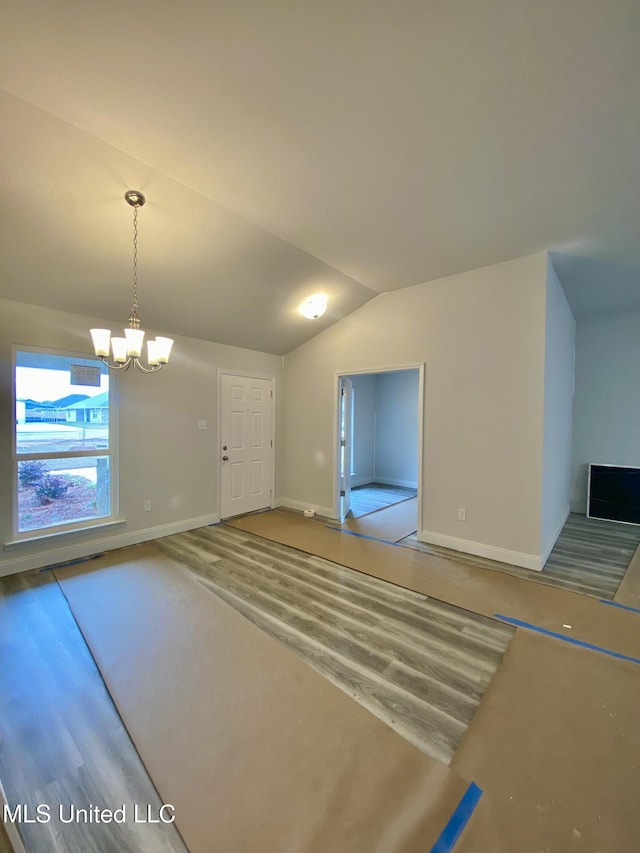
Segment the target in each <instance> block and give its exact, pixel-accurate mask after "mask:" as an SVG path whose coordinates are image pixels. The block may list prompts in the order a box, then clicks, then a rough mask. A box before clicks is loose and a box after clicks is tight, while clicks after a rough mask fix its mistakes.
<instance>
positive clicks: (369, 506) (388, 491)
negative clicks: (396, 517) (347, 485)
mask: <svg viewBox="0 0 640 853" xmlns="http://www.w3.org/2000/svg"><path fill="white" fill-rule="evenodd" d="M417 494H418V490H417V489H409V488H405V487H404V486H386V485H384V484H383V483H367V485H366V486H356V487H355V488H353V489H351V511H350V512H349V514H348V517H349V518H360V517H361V516H363V515H368V514H369V513H370V512H375V511H376V510H378V509H382V508H383V507H386V506H393V504H397V503H400V502H401V501H406V500H407V499H408V498H414V497H415V496H416V495H417Z"/></svg>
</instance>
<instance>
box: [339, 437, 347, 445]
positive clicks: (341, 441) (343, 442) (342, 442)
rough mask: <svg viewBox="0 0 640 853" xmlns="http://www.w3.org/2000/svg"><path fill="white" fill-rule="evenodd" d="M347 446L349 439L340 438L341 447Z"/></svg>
mask: <svg viewBox="0 0 640 853" xmlns="http://www.w3.org/2000/svg"><path fill="white" fill-rule="evenodd" d="M346 446H347V439H346V438H341V439H340V447H346Z"/></svg>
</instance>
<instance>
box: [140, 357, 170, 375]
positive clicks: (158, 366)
mask: <svg viewBox="0 0 640 853" xmlns="http://www.w3.org/2000/svg"><path fill="white" fill-rule="evenodd" d="M133 364H134V366H135V367H137V368H138V370H140V371H142V373H157V372H158V371H159V370H160V369H161V368H162V367H164V365H162V364H156V365H154V366H153V367H145V366H144V365H143V364H142V362H141V361H140V359H139V358H134V359H133Z"/></svg>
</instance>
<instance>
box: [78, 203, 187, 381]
mask: <svg viewBox="0 0 640 853" xmlns="http://www.w3.org/2000/svg"><path fill="white" fill-rule="evenodd" d="M124 197H125V200H126V202H127V204H130V205H131V207H132V208H133V303H132V305H131V313H130V314H129V326H128V327H127V328H126V329H125V330H124V338H112V337H111V332H110V331H109V329H91V330H90V331H91V337H92V339H93V346H94V349H95V351H96V355H97V356H98V358H99V359H100V360H101V361H102V362H103V363H104V364H106V365H107V367H109V368H110V369H111V370H128V369H129V368H130V367H131V365H133V366H134V367H137V368H138V370H141V371H142V372H143V373H157V371H158V370H160V368H161V367H163V365H165V364H166V363H167V362H168V361H169V355H170V353H171V347H172V346H173V341H172V339H171V338H161V337H156V339H155V340H154V341H147V361H148V363H149V366H148V367H145V366H144V365H143V364H142V363H141V362H140V355H141V353H142V343H143V341H144V331H143V330H142V329H141V328H140V317H139V316H138V208H139V207H142V205H143V204H144V203H145V201H146V199H145V197H144V196H143V194H142V193H141V192H139V191H138V190H127V192H126V193H125V194H124ZM110 346H111V349H112V351H113V360H114V362H115V364H110V363H109V360H108V359H109V347H110Z"/></svg>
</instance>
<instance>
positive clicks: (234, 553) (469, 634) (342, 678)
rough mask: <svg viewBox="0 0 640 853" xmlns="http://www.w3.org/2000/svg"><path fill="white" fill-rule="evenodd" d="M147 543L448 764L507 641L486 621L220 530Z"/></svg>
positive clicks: (504, 630) (504, 631) (505, 631)
mask: <svg viewBox="0 0 640 853" xmlns="http://www.w3.org/2000/svg"><path fill="white" fill-rule="evenodd" d="M153 544H154V545H155V546H156V547H157V548H159V549H160V550H161V551H163V552H164V553H166V554H167V555H169V556H170V557H173V558H174V559H176V560H178V561H180V562H181V563H183V564H184V565H186V566H187V567H189V568H190V569H191V570H192V571H194V572H195V574H196V576H197V577H198V578H199V580H200V581H201V582H202V583H203V584H204V585H205V586H207V587H208V588H209V589H210V590H212V591H213V592H215V593H216V594H217V595H219V596H220V597H221V598H222V599H224V600H225V601H227V602H228V603H229V604H230V605H231V606H232V607H234V608H235V609H236V610H238V611H239V612H240V613H242V614H244V615H245V616H246V617H247V618H248V619H250V620H251V621H252V622H254V623H255V624H256V625H258V626H259V627H261V628H263V629H264V630H265V631H266V632H267V633H269V634H270V635H272V636H273V637H275V638H277V639H278V640H280V641H281V642H283V643H284V644H286V645H287V646H289V647H290V648H291V649H292V650H293V651H295V652H296V653H297V654H298V655H300V656H301V657H302V658H303V659H304V660H306V661H307V662H308V663H309V664H310V665H311V666H313V667H314V669H316V670H317V671H319V672H320V673H322V674H323V675H324V676H325V677H326V678H328V679H329V680H330V681H332V682H333V683H334V684H336V685H337V686H338V687H340V688H341V689H342V690H344V691H345V692H346V693H348V694H349V695H351V696H352V697H353V698H355V699H356V700H357V701H358V702H360V703H361V704H362V705H364V706H365V707H366V708H368V709H369V710H370V711H371V712H372V713H374V714H376V715H377V716H378V717H380V718H381V719H383V720H384V721H385V722H387V724H388V725H390V726H391V727H392V728H394V729H395V730H396V731H398V732H399V733H400V734H401V735H403V736H404V737H405V738H407V739H408V740H409V741H410V742H411V743H413V744H414V745H415V746H417V747H418V748H419V749H421V750H423V751H424V752H426V753H428V754H429V755H431V756H433V757H435V758H436V759H438V760H440V761H442V762H444V763H448V762H449V761H450V760H451V757H452V756H453V753H454V751H455V749H456V747H457V745H458V744H459V742H460V740H461V738H462V736H463V734H464V732H465V731H466V728H467V726H468V724H469V722H470V720H471V717H472V716H473V714H474V712H475V709H476V708H477V706H478V704H479V702H480V700H481V698H482V695H483V693H484V691H485V690H486V688H487V686H488V684H489V683H490V681H491V679H492V677H493V675H494V673H495V671H496V669H497V667H498V665H499V663H500V661H501V659H502V656H503V654H504V652H505V649H506V647H507V645H508V642H509V640H510V638H511V636H512V634H513V632H512V629H511V628H509V627H508V626H505V625H502V624H500V623H498V622H495V621H493V620H491V619H487V618H485V617H482V616H478V615H476V614H473V613H469V612H467V611H465V610H461V609H460V608H457V607H453V606H451V605H448V604H444V603H442V602H439V601H436V600H435V599H430V598H427V597H426V596H424V595H420V594H418V593H414V592H411V591H409V590H404V589H402V588H400V587H396V586H393V585H391V584H388V583H385V582H384V581H379V580H377V579H374V578H370V577H368V576H366V575H363V574H361V573H359V572H356V571H354V570H352V569H347V568H344V567H342V566H339V565H337V564H335V563H331V562H329V561H327V560H324V559H321V558H319V557H314V556H312V555H309V554H305V553H302V552H300V551H296V550H294V549H292V548H288V547H286V546H283V545H278V544H276V543H273V542H270V541H267V540H265V539H261V538H259V537H256V536H253V535H251V534H248V533H244V532H242V531H238V530H234V529H233V528H230V527H225V526H224V525H218V526H215V527H205V528H200V529H198V530H195V531H190V532H187V533H180V534H176V535H174V536H169V537H165V538H163V539H157V540H154V542H153Z"/></svg>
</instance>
